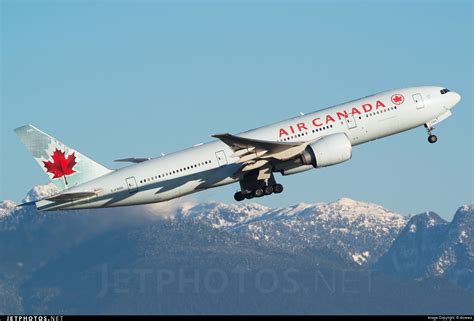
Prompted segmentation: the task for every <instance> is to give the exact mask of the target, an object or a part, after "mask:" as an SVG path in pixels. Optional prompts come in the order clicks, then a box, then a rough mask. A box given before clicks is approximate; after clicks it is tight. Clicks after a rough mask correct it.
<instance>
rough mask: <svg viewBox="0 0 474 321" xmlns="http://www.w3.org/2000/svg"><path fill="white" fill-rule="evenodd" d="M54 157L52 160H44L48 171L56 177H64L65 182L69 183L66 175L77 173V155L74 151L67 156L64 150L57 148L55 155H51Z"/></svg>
mask: <svg viewBox="0 0 474 321" xmlns="http://www.w3.org/2000/svg"><path fill="white" fill-rule="evenodd" d="M51 158H52V159H53V161H52V162H50V161H43V164H44V167H45V168H46V171H47V172H48V173H51V174H53V179H54V178H60V177H64V182H65V183H66V185H67V179H66V176H68V175H71V174H73V173H75V172H76V171H74V169H73V168H74V166H75V165H76V164H77V163H76V155H74V152H73V153H72V154H71V155H68V156H67V157H66V156H65V155H64V152H62V151H60V150H59V149H57V148H56V150H55V151H54V153H53V155H52V156H51Z"/></svg>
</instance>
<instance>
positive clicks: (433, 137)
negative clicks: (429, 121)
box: [425, 124, 438, 144]
mask: <svg viewBox="0 0 474 321" xmlns="http://www.w3.org/2000/svg"><path fill="white" fill-rule="evenodd" d="M425 128H426V130H427V131H428V142H429V143H430V144H434V143H436V142H437V141H438V137H436V135H433V134H432V131H433V129H434V127H432V126H428V125H426V124H425Z"/></svg>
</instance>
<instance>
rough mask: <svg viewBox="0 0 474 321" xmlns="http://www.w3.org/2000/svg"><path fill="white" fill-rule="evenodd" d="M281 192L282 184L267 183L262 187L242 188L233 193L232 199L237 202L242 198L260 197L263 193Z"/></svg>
mask: <svg viewBox="0 0 474 321" xmlns="http://www.w3.org/2000/svg"><path fill="white" fill-rule="evenodd" d="M281 192H283V185H281V184H275V185H267V186H264V187H263V188H256V189H254V190H243V191H240V192H237V193H235V194H234V199H235V200H236V201H237V202H240V201H243V200H244V199H248V200H249V199H252V198H254V197H262V196H265V195H271V194H273V193H275V194H279V193H281Z"/></svg>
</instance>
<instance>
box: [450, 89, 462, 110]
mask: <svg viewBox="0 0 474 321" xmlns="http://www.w3.org/2000/svg"><path fill="white" fill-rule="evenodd" d="M450 96H451V97H450V100H451V104H450V105H451V107H450V108H453V107H454V106H456V105H457V104H458V103H459V102H460V101H461V95H460V94H458V93H457V92H454V91H453V92H451V95H450Z"/></svg>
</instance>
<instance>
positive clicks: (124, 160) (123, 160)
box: [114, 157, 151, 163]
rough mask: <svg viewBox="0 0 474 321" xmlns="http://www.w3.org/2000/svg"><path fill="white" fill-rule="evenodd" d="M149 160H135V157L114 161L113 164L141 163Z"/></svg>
mask: <svg viewBox="0 0 474 321" xmlns="http://www.w3.org/2000/svg"><path fill="white" fill-rule="evenodd" d="M150 159H151V158H136V157H131V158H123V159H116V160H114V162H129V163H142V162H146V161H148V160H150Z"/></svg>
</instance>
